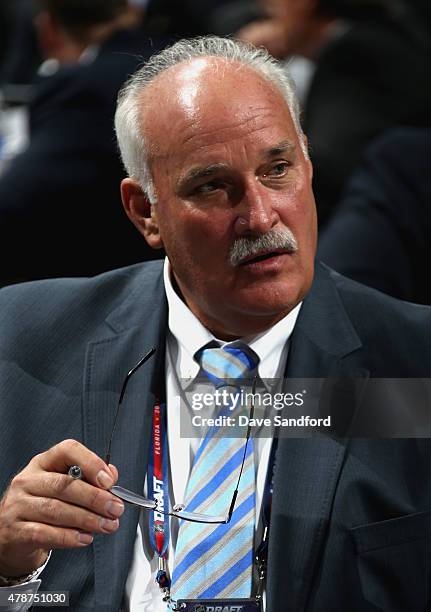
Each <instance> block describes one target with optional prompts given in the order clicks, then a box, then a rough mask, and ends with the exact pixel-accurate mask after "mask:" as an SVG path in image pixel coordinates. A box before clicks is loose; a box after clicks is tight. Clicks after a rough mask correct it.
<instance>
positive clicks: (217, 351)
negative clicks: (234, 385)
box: [197, 344, 259, 386]
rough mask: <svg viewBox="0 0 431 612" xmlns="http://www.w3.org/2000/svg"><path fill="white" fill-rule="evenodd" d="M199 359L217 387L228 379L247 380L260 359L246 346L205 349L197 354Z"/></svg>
mask: <svg viewBox="0 0 431 612" xmlns="http://www.w3.org/2000/svg"><path fill="white" fill-rule="evenodd" d="M197 358H198V360H199V362H200V364H201V367H202V370H203V371H204V372H205V374H206V375H207V376H208V378H209V379H210V380H211V381H212V382H213V383H214V384H215V385H216V386H218V385H220V384H221V383H222V382H223V381H224V380H226V379H230V380H236V379H239V378H247V377H248V376H250V374H251V372H253V370H254V369H255V368H256V367H257V364H258V363H259V357H258V356H257V355H256V353H255V352H254V351H253V350H252V349H251V348H250V347H248V346H247V345H246V344H243V345H241V346H226V347H224V348H220V347H218V348H204V349H202V350H200V351H199V352H198V353H197Z"/></svg>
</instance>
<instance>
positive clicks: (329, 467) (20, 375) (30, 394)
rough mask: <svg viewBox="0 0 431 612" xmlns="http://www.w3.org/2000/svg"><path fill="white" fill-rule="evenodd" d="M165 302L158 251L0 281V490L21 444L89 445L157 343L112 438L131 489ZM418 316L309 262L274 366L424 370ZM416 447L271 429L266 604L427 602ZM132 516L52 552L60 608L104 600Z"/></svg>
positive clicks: (290, 371)
mask: <svg viewBox="0 0 431 612" xmlns="http://www.w3.org/2000/svg"><path fill="white" fill-rule="evenodd" d="M166 310H167V308H166V303H165V298H164V290H163V279H162V269H161V265H160V263H148V264H144V265H137V266H133V267H130V268H125V269H123V270H118V271H115V272H112V273H107V274H105V275H102V276H99V277H97V278H94V279H69V280H59V281H43V282H41V283H36V284H25V285H18V286H16V287H7V288H5V289H3V290H2V291H1V292H0V321H1V329H2V342H1V348H0V350H1V362H0V363H1V393H2V400H1V403H0V406H1V423H2V428H1V440H2V441H1V446H0V448H1V453H2V457H1V465H2V469H1V474H0V476H1V482H0V490H4V488H5V487H6V485H7V483H8V481H9V479H10V478H11V476H12V475H13V474H14V473H16V472H17V471H18V470H20V469H21V468H22V467H24V466H25V465H26V464H27V462H28V461H29V459H30V458H31V457H32V456H33V455H34V454H35V453H38V452H40V451H43V450H45V449H47V448H48V447H50V446H51V445H53V444H55V443H56V442H58V441H60V440H62V439H65V438H69V437H74V438H76V439H78V440H81V441H82V442H83V443H84V444H86V445H87V446H88V447H89V448H91V449H93V450H94V451H95V452H97V453H98V454H100V455H101V456H103V455H104V453H105V451H106V445H107V439H108V436H109V433H110V428H111V425H112V419H113V415H114V412H115V408H116V403H117V400H118V394H119V390H120V387H121V383H122V379H123V377H124V375H125V372H127V371H128V370H129V369H130V367H131V366H132V365H134V364H135V363H136V362H137V360H138V359H139V358H140V357H141V356H142V355H143V354H144V353H145V352H146V351H147V350H148V349H149V347H151V346H156V347H158V349H159V350H158V352H157V354H156V357H155V358H154V359H153V361H151V362H149V363H148V364H146V365H145V366H144V368H143V369H142V370H141V371H140V372H139V374H138V375H136V376H135V378H134V380H132V381H131V383H130V387H129V388H128V391H127V393H128V395H127V401H125V404H124V405H123V414H122V415H121V418H120V421H119V424H118V430H117V433H116V439H115V442H114V447H113V450H112V461H113V462H114V463H115V464H116V465H117V466H118V468H119V472H120V474H121V477H120V479H121V483H122V484H123V485H124V486H125V487H128V488H131V489H135V490H139V489H140V487H142V486H143V482H144V477H145V473H146V462H147V452H148V441H149V431H150V421H151V414H152V409H153V405H154V400H155V394H156V387H157V384H158V379H159V377H160V375H161V374H163V371H164V355H163V347H164V343H165V334H166V325H167V312H166ZM430 323H431V312H430V309H429V308H427V307H425V306H413V305H409V304H405V303H402V302H398V301H397V300H393V299H391V298H388V297H387V296H384V295H383V294H380V293H378V292H376V291H374V290H372V289H368V288H365V287H363V286H361V285H358V284H356V283H354V282H352V281H349V280H347V279H345V278H343V277H341V276H339V275H337V274H336V273H333V272H331V271H329V270H328V269H326V268H323V267H319V268H318V270H317V274H316V278H315V282H314V285H313V288H312V290H311V293H310V294H309V295H308V297H307V298H306V299H305V301H304V304H303V307H302V309H301V311H300V314H299V318H298V321H297V324H296V326H295V330H294V333H293V337H292V341H291V348H290V352H289V361H288V365H287V375H288V376H289V377H304V376H311V377H324V376H328V375H329V374H331V375H347V376H356V375H361V376H364V377H366V376H371V377H383V376H394V377H396V376H403V377H415V376H418V377H429V374H430V369H431V365H430V364H431V342H430V339H429V334H428V330H429V329H430ZM346 409H348V407H347V406H346ZM430 459H431V457H430V444H429V442H428V441H424V440H413V439H404V440H372V439H369V440H367V439H352V440H351V441H350V442H349V441H347V440H344V439H342V438H341V439H338V438H336V437H323V436H321V437H317V438H313V439H283V440H280V442H279V447H278V451H277V460H276V471H275V482H274V496H273V504H272V520H271V532H270V543H269V570H268V580H267V601H268V612H279V611H280V610H283V611H284V610H286V611H288V612H290V611H292V612H293V611H294V612H299V611H302V610H313V611H319V612H320V611H322V612H327V611H331V612H332V611H338V610H340V612H341V611H342V612H346V611H347V610H348V611H349V612H351V611H356V610H357V611H361V612H363V611H370V612H371V611H375V610H388V611H389V610H390V611H391V612H393V611H396V610H414V611H415V612H418V611H420V610H425V609H427V608H426V606H427V605H429V603H430V591H429V585H430V575H431V550H430V548H431V547H430V539H429V538H430V535H431V486H430ZM137 521H138V513H137V512H136V511H135V510H134V509H130V508H129V509H127V511H126V512H125V514H124V516H123V518H122V521H121V528H120V529H119V531H118V533H116V534H115V535H114V536H109V537H101V536H96V538H95V540H94V544H93V545H92V546H91V547H90V548H88V549H85V550H79V551H76V550H75V551H60V550H59V551H54V553H53V556H52V559H51V561H50V563H49V565H48V567H47V568H46V570H45V571H44V574H43V590H55V589H63V590H65V589H68V590H70V592H71V602H72V607H73V609H74V610H79V609H92V610H99V611H100V612H102V611H103V612H107V611H118V609H119V607H120V603H121V598H122V595H123V590H124V584H125V581H126V578H127V574H128V571H129V567H130V563H131V559H132V555H133V545H134V540H135V535H136V527H137Z"/></svg>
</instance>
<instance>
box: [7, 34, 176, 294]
mask: <svg viewBox="0 0 431 612" xmlns="http://www.w3.org/2000/svg"><path fill="white" fill-rule="evenodd" d="M163 44H164V42H163V43H162V41H157V40H156V39H155V38H154V39H149V38H148V37H147V36H146V35H145V33H144V32H143V31H141V30H138V31H135V32H127V31H125V32H118V33H116V34H115V35H114V36H113V37H112V38H111V39H110V40H109V41H106V42H105V44H104V45H103V46H102V47H101V49H100V52H99V55H98V56H97V58H96V60H95V61H94V62H92V63H91V64H88V65H83V64H79V65H71V66H65V67H62V68H61V69H60V70H59V71H58V72H57V73H56V74H54V75H53V76H50V77H45V78H41V79H40V80H39V81H38V83H37V84H36V85H35V94H34V100H33V103H32V104H31V107H30V144H29V147H28V149H27V150H26V151H24V152H23V153H22V154H21V155H19V156H18V157H16V158H15V159H14V160H13V161H12V163H11V165H10V166H9V167H8V169H7V170H6V172H5V173H4V174H2V175H1V176H0V256H1V260H2V266H1V270H0V284H2V283H3V284H4V283H6V282H14V281H19V280H31V279H36V278H46V277H53V276H91V275H93V274H97V273H98V272H102V271H105V270H109V269H113V268H116V267H121V266H125V265H128V264H132V263H136V262H139V261H143V260H145V259H155V258H157V257H158V255H159V252H157V251H154V250H153V249H150V247H148V246H147V245H146V243H145V241H143V240H142V237H141V236H140V235H139V233H138V232H137V230H136V229H135V228H134V227H133V225H132V224H131V223H130V221H129V220H128V218H127V216H126V214H125V212H124V210H123V207H122V204H121V197H120V187H119V185H120V181H121V179H122V178H124V176H125V173H124V171H123V167H122V163H121V161H120V157H119V153H118V150H117V144H116V140H115V134H114V113H115V106H116V98H117V94H118V90H119V89H120V87H121V85H122V84H123V82H124V81H125V80H126V79H127V78H128V77H129V76H130V75H131V74H132V73H133V72H134V71H135V70H136V69H137V68H138V66H139V65H140V64H142V62H143V61H145V60H146V59H148V57H149V56H150V55H152V53H154V52H155V51H157V50H159V49H160V48H161V47H162V46H163Z"/></svg>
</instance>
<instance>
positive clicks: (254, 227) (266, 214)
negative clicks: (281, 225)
mask: <svg viewBox="0 0 431 612" xmlns="http://www.w3.org/2000/svg"><path fill="white" fill-rule="evenodd" d="M237 210H238V216H237V219H236V221H235V230H236V232H237V233H238V234H239V235H243V234H265V233H266V232H269V230H270V229H272V228H273V227H274V226H275V225H276V224H277V223H278V221H279V216H278V212H277V210H276V208H275V207H274V203H273V201H272V198H271V194H270V192H269V190H268V189H267V188H266V187H265V186H264V185H262V184H261V183H259V181H257V180H256V179H252V180H250V182H249V183H248V184H247V185H246V187H245V189H244V192H243V197H242V199H241V202H240V203H239V205H238V209H237Z"/></svg>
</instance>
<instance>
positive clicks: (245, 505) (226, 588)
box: [172, 344, 259, 599]
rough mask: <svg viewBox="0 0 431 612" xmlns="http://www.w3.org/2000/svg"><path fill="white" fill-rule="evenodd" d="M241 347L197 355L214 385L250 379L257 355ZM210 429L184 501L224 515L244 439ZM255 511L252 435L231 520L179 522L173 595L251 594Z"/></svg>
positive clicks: (202, 510)
mask: <svg viewBox="0 0 431 612" xmlns="http://www.w3.org/2000/svg"><path fill="white" fill-rule="evenodd" d="M239 346H240V347H241V344H239ZM242 347H243V348H239V347H238V344H236V346H235V347H233V346H229V347H225V348H223V349H222V348H207V349H203V350H201V351H199V352H198V353H197V358H198V359H199V361H200V363H201V367H202V370H203V372H204V373H205V374H206V375H207V377H208V378H209V379H210V380H211V382H212V383H213V384H214V386H215V387H216V388H217V389H220V388H221V387H226V386H230V387H232V383H234V382H235V380H236V379H240V378H247V377H248V378H249V377H250V374H251V372H252V371H253V370H254V369H255V367H256V366H257V362H258V359H259V358H258V357H257V355H256V354H255V353H254V352H253V351H252V350H251V349H249V347H247V346H246V345H244V344H243V345H242ZM244 349H245V350H244ZM227 379H229V380H230V381H231V382H230V384H229V382H228V380H227ZM231 391H232V389H231ZM222 412H223V411H222ZM227 412H229V410H227ZM214 433H215V429H214V428H212V429H210V430H209V431H208V432H207V435H206V436H205V438H204V439H203V441H202V443H201V445H200V447H199V448H198V451H197V453H196V456H195V459H194V462H193V467H192V471H191V474H190V478H189V482H188V484H187V491H186V498H185V505H186V509H187V510H188V511H193V512H200V513H204V514H207V515H223V514H226V515H227V512H228V509H229V506H230V503H231V500H232V495H233V491H234V489H235V486H236V482H237V480H238V476H239V470H240V467H241V462H242V459H243V455H244V445H245V439H241V438H222V437H217V436H214ZM254 513H255V469H254V453H253V440H252V439H251V438H250V440H249V443H248V446H247V455H246V459H245V464H244V471H243V473H242V476H241V481H240V486H239V492H238V498H237V500H236V506H235V510H234V512H233V515H232V519H231V521H230V523H228V524H226V525H223V524H219V525H214V524H213V525H211V524H202V523H191V522H187V521H183V522H182V523H181V524H180V528H179V532H178V540H177V546H176V549H175V568H174V572H173V576H172V595H173V597H174V599H206V598H211V599H213V598H215V599H222V598H223V599H224V598H236V597H250V595H251V586H252V565H253V537H254Z"/></svg>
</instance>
